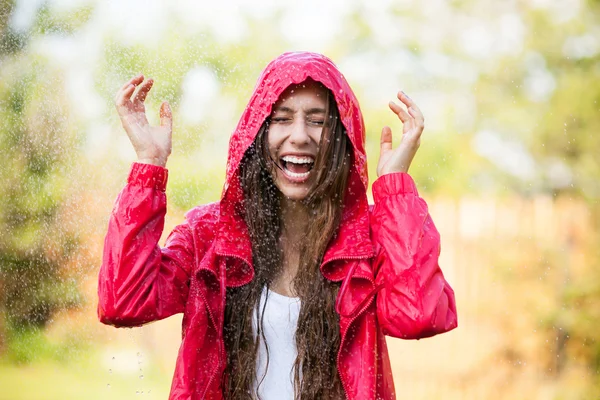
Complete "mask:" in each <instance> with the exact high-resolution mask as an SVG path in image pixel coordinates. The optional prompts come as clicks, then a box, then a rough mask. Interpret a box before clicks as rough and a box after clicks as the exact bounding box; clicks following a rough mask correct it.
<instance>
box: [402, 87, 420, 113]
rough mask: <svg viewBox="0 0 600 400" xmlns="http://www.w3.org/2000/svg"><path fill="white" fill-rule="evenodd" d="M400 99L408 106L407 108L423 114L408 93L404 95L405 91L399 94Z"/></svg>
mask: <svg viewBox="0 0 600 400" xmlns="http://www.w3.org/2000/svg"><path fill="white" fill-rule="evenodd" d="M398 99H399V100H400V101H401V102H403V103H404V104H406V108H409V107H410V108H413V109H414V110H415V111H417V112H419V113H421V114H423V113H422V112H421V109H420V108H419V106H418V105H417V103H415V101H414V100H413V99H411V98H410V97H408V95H407V94H406V93H404V92H403V91H399V92H398Z"/></svg>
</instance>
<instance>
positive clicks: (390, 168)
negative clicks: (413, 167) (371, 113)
mask: <svg viewBox="0 0 600 400" xmlns="http://www.w3.org/2000/svg"><path fill="white" fill-rule="evenodd" d="M398 100H400V101H401V102H402V103H404V104H405V105H406V107H407V110H406V111H405V110H404V108H402V107H401V106H399V105H397V104H396V103H394V102H392V101H390V103H389V107H390V109H391V110H392V111H393V112H394V114H396V115H397V116H398V118H400V121H402V139H401V141H400V144H399V145H398V147H397V148H395V149H394V148H392V130H391V129H390V127H389V126H385V127H383V130H382V131H381V150H380V152H381V154H380V155H379V163H378V164H377V176H381V175H385V174H389V173H392V172H408V168H409V167H410V163H411V162H412V160H413V158H414V157H415V154H416V153H417V150H418V149H419V145H420V144H421V134H422V133H423V128H424V127H425V119H424V118H423V113H422V112H421V110H420V109H419V107H417V105H416V104H415V102H414V101H412V100H411V98H410V97H408V96H407V95H406V94H405V93H404V92H398Z"/></svg>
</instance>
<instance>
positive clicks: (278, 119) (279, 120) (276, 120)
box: [271, 117, 292, 123]
mask: <svg viewBox="0 0 600 400" xmlns="http://www.w3.org/2000/svg"><path fill="white" fill-rule="evenodd" d="M291 120H292V119H291V118H289V117H273V118H271V122H272V123H282V122H289V121H291Z"/></svg>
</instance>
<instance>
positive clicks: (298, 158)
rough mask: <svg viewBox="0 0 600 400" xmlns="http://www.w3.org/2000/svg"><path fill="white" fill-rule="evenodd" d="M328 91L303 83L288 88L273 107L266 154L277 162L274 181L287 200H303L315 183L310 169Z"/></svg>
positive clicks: (322, 121) (314, 156) (316, 84)
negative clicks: (267, 152)
mask: <svg viewBox="0 0 600 400" xmlns="http://www.w3.org/2000/svg"><path fill="white" fill-rule="evenodd" d="M326 102H327V91H326V89H325V88H324V87H323V86H322V85H321V84H319V83H317V82H314V81H306V82H303V83H301V84H298V85H292V86H290V87H288V88H287V89H286V90H285V91H284V92H283V93H282V94H281V96H280V97H279V100H277V102H276V103H275V104H274V106H273V111H272V113H271V123H270V125H269V130H268V133H267V140H268V146H269V153H270V154H271V159H272V160H273V162H275V163H276V168H274V169H273V181H274V182H275V186H277V188H278V189H279V191H281V193H282V194H283V195H284V196H285V197H286V198H288V199H290V200H296V201H297V200H302V199H304V198H305V197H306V196H307V194H308V192H309V190H310V188H311V187H312V185H313V184H314V181H315V179H316V173H315V171H313V170H312V168H313V166H314V163H315V159H316V157H317V152H318V150H319V143H320V140H321V133H322V131H323V124H324V121H325V107H326Z"/></svg>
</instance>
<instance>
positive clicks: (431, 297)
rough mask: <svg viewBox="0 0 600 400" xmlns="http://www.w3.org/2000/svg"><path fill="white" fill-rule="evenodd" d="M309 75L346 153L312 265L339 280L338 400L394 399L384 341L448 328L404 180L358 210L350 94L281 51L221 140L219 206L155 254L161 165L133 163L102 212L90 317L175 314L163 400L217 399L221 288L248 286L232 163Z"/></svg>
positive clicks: (356, 113) (399, 176) (362, 196)
mask: <svg viewBox="0 0 600 400" xmlns="http://www.w3.org/2000/svg"><path fill="white" fill-rule="evenodd" d="M308 77H310V78H312V79H314V80H316V81H319V82H321V83H323V84H324V85H325V86H326V87H328V88H329V89H330V90H331V91H332V92H333V93H334V95H335V98H336V101H337V104H338V108H339V111H340V116H341V118H342V122H343V124H344V127H345V128H346V130H347V133H348V135H349V137H350V139H351V141H352V144H353V148H354V154H353V159H354V166H353V169H352V171H351V177H350V180H349V185H348V190H347V194H346V197H345V203H344V211H343V216H342V221H341V224H340V228H339V234H338V235H337V236H336V237H335V239H333V240H332V242H331V243H330V245H329V246H328V248H327V250H326V252H325V255H324V258H323V263H322V265H321V272H322V273H323V275H324V277H325V278H327V279H330V280H333V281H338V282H341V288H340V291H339V294H338V299H337V302H336V310H337V312H338V313H339V314H340V332H341V336H342V340H341V345H340V350H339V352H338V359H337V363H338V370H339V374H340V377H341V380H342V383H343V386H344V390H345V393H346V396H347V398H348V399H356V400H367V399H395V398H396V395H395V391H394V383H393V379H392V371H391V367H390V361H389V357H388V351H387V347H386V342H385V337H384V335H389V336H394V337H398V338H404V339H419V338H424V337H428V336H433V335H436V334H438V333H442V332H446V331H449V330H451V329H454V328H455V327H456V326H457V315H456V306H455V300H454V292H453V291H452V289H451V287H450V286H449V285H448V283H447V282H446V280H445V279H444V276H443V274H442V271H441V270H440V268H439V265H438V258H439V254H440V237H439V234H438V231H437V229H436V227H435V225H434V223H433V221H432V219H431V217H430V215H429V212H428V209H427V204H426V203H425V201H424V200H423V199H422V198H421V197H419V195H418V192H417V189H416V187H415V184H414V182H413V180H412V178H411V177H410V175H408V174H406V173H392V174H387V175H384V176H381V177H380V178H378V179H377V180H376V181H375V182H374V183H373V188H372V189H373V197H374V202H375V204H374V205H373V206H369V205H368V203H367V196H366V190H367V184H368V178H367V164H366V154H365V148H364V143H365V127H364V122H363V118H362V114H361V112H360V108H359V104H358V101H357V99H356V97H355V96H354V94H353V92H352V90H351V89H350V87H349V86H348V83H347V82H346V80H345V79H344V77H343V75H342V74H341V73H340V71H339V70H338V69H337V68H336V66H335V65H334V64H333V63H332V62H331V61H330V60H329V59H328V58H326V57H324V56H322V55H319V54H314V53H286V54H283V55H282V56H280V57H279V58H277V59H275V60H274V61H272V62H271V63H270V64H269V65H268V66H267V67H266V68H265V70H264V71H263V73H262V74H261V76H260V78H259V80H258V83H257V85H256V87H255V90H254V93H253V95H252V97H251V99H250V101H249V103H248V106H247V107H246V109H245V111H244V112H243V114H242V117H241V119H240V121H239V123H238V125H237V128H236V129H235V131H234V132H233V134H232V136H231V140H230V146H229V155H228V163H227V176H226V182H225V185H224V189H223V194H222V197H221V200H220V201H219V202H217V203H212V204H208V205H203V206H199V207H196V208H194V209H192V210H190V211H189V212H188V213H187V214H186V220H185V222H184V223H182V224H181V225H179V226H177V227H176V228H175V229H174V230H173V232H171V234H170V235H169V237H168V239H167V242H166V245H165V247H164V248H161V247H160V246H159V245H158V241H159V239H160V236H161V234H162V231H163V226H164V217H165V213H166V204H167V199H166V195H165V188H166V184H167V175H168V174H167V170H166V169H164V168H161V167H158V166H153V165H147V164H138V163H134V164H133V166H132V168H131V171H130V174H129V178H128V183H127V185H126V186H125V188H124V189H123V191H122V192H121V193H120V194H119V196H118V198H117V201H116V203H115V206H114V209H113V211H112V214H111V217H110V221H109V226H108V233H107V235H106V239H105V246H104V255H103V262H102V267H101V269H100V275H99V285H98V296H99V304H98V316H99V318H100V321H102V322H103V323H106V324H111V325H114V326H119V327H122V326H138V325H142V324H145V323H148V322H151V321H156V320H160V319H163V318H166V317H169V316H171V315H173V314H176V313H183V314H184V318H183V327H182V343H181V347H180V350H179V354H178V358H177V365H176V369H175V373H174V377H173V383H172V387H171V394H170V397H169V398H170V399H171V400H175V399H177V400H181V399H194V400H195V399H222V398H223V396H222V392H221V390H220V385H221V378H222V372H223V370H224V367H225V362H226V355H225V348H224V343H223V335H222V332H223V319H224V309H225V307H224V306H225V290H226V287H228V286H239V285H244V284H246V283H248V282H250V281H251V280H252V278H253V271H254V270H253V266H252V254H251V245H250V240H249V237H248V232H247V228H246V225H245V223H244V221H243V219H242V218H241V216H240V215H239V214H238V213H236V204H237V203H239V202H240V200H241V198H242V192H241V189H240V187H239V181H238V178H237V173H238V166H239V163H240V160H241V159H242V156H243V154H244V152H245V151H246V149H247V148H248V147H249V145H250V144H251V143H252V141H253V140H254V138H255V136H256V134H257V132H258V129H259V128H260V126H261V124H262V122H263V121H264V119H265V118H266V117H267V116H268V115H269V114H270V112H271V106H272V105H273V103H275V101H276V100H277V98H278V97H279V95H280V94H281V93H282V92H283V91H284V90H285V89H286V88H287V87H288V86H289V85H291V84H293V83H300V82H302V81H304V80H306V79H307V78H308ZM431 362H432V363H435V362H436V360H431Z"/></svg>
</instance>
